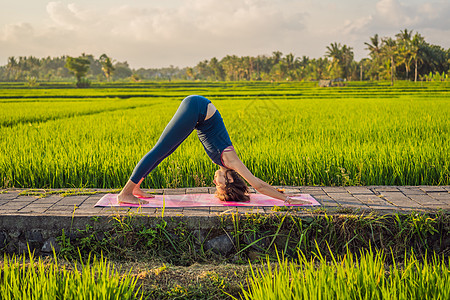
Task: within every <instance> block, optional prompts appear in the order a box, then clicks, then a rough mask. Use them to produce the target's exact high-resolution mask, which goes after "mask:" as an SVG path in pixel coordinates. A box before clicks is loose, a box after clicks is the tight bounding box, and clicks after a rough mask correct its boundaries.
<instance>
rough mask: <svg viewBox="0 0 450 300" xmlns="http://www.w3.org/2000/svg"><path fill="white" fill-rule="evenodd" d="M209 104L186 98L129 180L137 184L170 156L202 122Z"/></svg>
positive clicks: (201, 98)
mask: <svg viewBox="0 0 450 300" xmlns="http://www.w3.org/2000/svg"><path fill="white" fill-rule="evenodd" d="M205 100H206V101H205ZM209 103H211V101H209V100H207V99H206V98H203V97H199V96H189V97H186V98H185V99H184V100H183V101H182V102H181V104H180V106H179V107H178V110H177V112H176V113H175V115H174V116H173V117H172V119H171V120H170V122H169V124H167V126H166V128H165V129H164V131H163V133H162V134H161V136H160V137H159V140H158V142H156V144H155V146H154V147H153V148H152V149H151V150H150V151H149V152H148V153H147V154H146V155H145V156H144V157H143V158H142V159H141V160H140V161H139V163H138V164H137V165H136V167H135V168H134V170H133V174H131V177H130V180H131V181H132V182H134V183H136V184H137V183H138V182H139V181H140V180H141V179H142V178H145V177H146V176H147V175H148V174H149V173H150V172H151V171H152V170H153V169H154V168H156V166H158V165H159V163H160V162H161V161H162V160H163V159H164V158H166V157H167V156H169V155H170V154H172V152H173V151H175V149H177V148H178V146H179V145H180V144H181V143H182V142H183V141H184V140H185V139H186V138H187V137H188V136H189V135H190V134H191V132H192V131H193V130H194V129H195V128H196V126H197V123H198V122H199V123H201V122H203V121H204V119H205V117H206V111H207V108H208V104H209Z"/></svg>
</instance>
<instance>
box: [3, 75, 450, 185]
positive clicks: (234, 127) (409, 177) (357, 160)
mask: <svg viewBox="0 0 450 300" xmlns="http://www.w3.org/2000/svg"><path fill="white" fill-rule="evenodd" d="M446 84H447V83H446V82H427V83H420V84H414V83H412V82H411V83H408V82H401V83H400V82H397V86H396V87H393V88H391V87H389V86H387V84H386V83H383V84H381V83H371V84H364V85H362V84H357V83H352V84H349V85H348V86H347V87H341V88H338V87H336V88H329V89H324V88H318V87H317V86H316V85H315V84H309V83H273V84H272V83H269V82H254V83H244V82H242V83H226V82H214V83H186V82H175V83H171V84H168V83H164V84H159V83H148V82H142V83H115V84H108V83H105V84H101V85H96V86H94V87H92V88H90V89H86V90H79V89H74V88H72V87H70V85H69V84H55V85H51V86H50V88H49V86H47V85H45V84H43V83H42V84H41V85H40V86H39V87H37V88H35V89H29V88H27V87H25V86H24V85H23V84H18V83H11V84H0V87H1V88H2V95H0V135H1V136H2V139H1V140H0V149H2V152H1V154H0V174H1V176H0V187H12V186H15V187H28V188H33V187H35V188H62V187H69V188H74V187H88V188H90V187H94V188H120V187H122V186H123V185H124V184H125V183H126V181H127V180H128V178H129V176H130V174H131V172H132V171H133V168H134V167H135V164H136V163H137V162H138V161H139V159H140V158H141V157H142V155H144V154H145V153H146V152H147V151H148V150H149V149H150V148H151V147H152V145H153V144H154V143H156V141H157V139H158V138H159V136H160V135H161V132H162V130H163V129H164V127H165V126H166V125H167V123H168V122H169V121H170V119H171V118H172V116H173V114H174V113H175V111H176V109H177V108H178V106H179V103H180V101H181V100H182V99H183V98H184V97H186V96H187V95H189V94H195V93H198V91H199V90H203V91H204V92H203V93H202V94H203V95H204V96H206V97H208V98H210V99H211V100H212V101H213V103H214V104H215V105H216V107H217V108H218V109H219V111H220V113H221V115H222V117H223V118H224V122H225V125H226V127H227V130H228V132H229V133H230V137H231V139H232V141H233V144H234V146H235V148H236V149H237V153H238V155H239V157H240V158H241V160H242V161H243V162H244V163H245V164H246V166H248V168H249V169H250V170H251V171H252V172H253V173H254V174H255V175H256V176H258V177H259V178H261V179H262V180H265V181H266V182H269V183H271V184H276V185H421V184H422V185H423V184H425V185H427V184H428V185H440V184H442V185H445V184H449V183H450V177H449V176H448V174H449V168H450V165H449V164H450V162H449V159H448V158H449V157H448V153H449V152H450V140H449V138H448V134H447V133H448V129H449V126H450V120H449V118H447V117H446V116H447V115H449V114H450V106H449V105H448V104H449V93H448V87H447V86H446ZM155 112H157V113H155ZM142 124H146V125H145V126H142ZM112 128H114V130H112ZM215 169H216V167H215V165H214V164H212V163H211V161H210V159H209V158H208V157H207V155H205V154H204V149H203V147H202V146H201V144H200V143H199V141H198V138H197V137H196V135H195V134H192V135H191V136H190V137H188V138H187V139H186V140H185V141H184V142H183V143H182V145H180V147H179V149H178V150H177V151H175V152H174V153H173V154H172V155H171V156H170V159H167V160H164V161H163V162H161V164H160V165H159V166H158V167H157V168H156V169H155V170H154V171H153V172H152V173H150V174H149V176H148V177H147V179H146V180H145V181H144V183H143V185H144V187H151V188H161V187H189V186H211V184H212V183H211V181H212V178H213V174H214V171H215Z"/></svg>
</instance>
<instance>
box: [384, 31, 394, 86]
mask: <svg viewBox="0 0 450 300" xmlns="http://www.w3.org/2000/svg"><path fill="white" fill-rule="evenodd" d="M381 53H382V54H383V56H384V57H385V58H387V59H388V60H389V62H390V67H391V85H394V66H395V56H396V53H397V44H396V43H395V40H393V39H392V38H384V39H382V47H381Z"/></svg>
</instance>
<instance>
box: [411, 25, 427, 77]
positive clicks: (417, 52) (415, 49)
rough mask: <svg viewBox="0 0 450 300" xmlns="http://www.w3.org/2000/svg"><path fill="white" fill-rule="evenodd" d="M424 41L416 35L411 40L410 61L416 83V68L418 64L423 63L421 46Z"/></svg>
mask: <svg viewBox="0 0 450 300" xmlns="http://www.w3.org/2000/svg"><path fill="white" fill-rule="evenodd" d="M424 44H425V39H424V38H423V37H422V36H421V35H420V34H419V33H416V34H415V35H414V37H413V38H412V40H411V57H410V60H411V61H414V82H417V67H418V63H419V62H423V50H422V49H423V45H424Z"/></svg>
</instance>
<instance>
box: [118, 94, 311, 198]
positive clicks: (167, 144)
mask: <svg viewBox="0 0 450 300" xmlns="http://www.w3.org/2000/svg"><path fill="white" fill-rule="evenodd" d="M194 129H196V130H197V134H198V138H199V139H200V141H201V143H202V144H203V147H204V148H205V151H206V153H207V154H208V156H209V157H210V158H211V160H212V161H213V162H214V163H215V164H217V165H219V169H218V170H217V171H216V173H215V175H214V180H213V182H214V184H215V185H216V197H217V198H219V199H220V200H223V201H248V200H249V199H250V197H249V195H248V187H247V185H246V183H245V181H244V180H243V179H242V178H241V177H240V176H242V177H243V178H244V179H245V180H246V181H247V182H248V183H249V184H250V185H251V186H252V187H254V188H255V190H256V191H258V192H259V193H261V194H265V195H267V196H270V197H273V198H276V199H279V200H282V201H285V202H287V203H297V204H307V203H309V202H308V201H302V200H295V199H291V198H290V197H289V196H287V195H285V194H283V193H280V192H279V191H277V190H276V189H275V188H273V187H271V186H270V185H269V184H267V183H266V182H264V181H262V180H261V179H259V178H257V177H255V176H254V175H253V174H252V173H251V172H250V171H249V170H248V169H247V167H246V166H245V165H244V164H243V163H242V161H241V160H240V159H239V157H238V156H237V154H236V152H235V151H234V148H233V145H232V144H231V140H230V137H229V135H228V132H227V130H226V128H225V125H224V123H223V119H222V117H221V115H220V113H219V111H218V110H217V109H216V108H215V107H214V105H213V104H212V103H211V101H210V100H208V99H206V98H205V97H202V96H189V97H186V98H185V99H184V100H183V101H182V102H181V104H180V106H179V107H178V110H177V111H176V113H175V115H174V116H173V117H172V120H170V122H169V124H167V126H166V128H165V129H164V131H163V133H162V134H161V137H160V138H159V140H158V142H157V143H156V144H155V146H154V147H153V148H152V149H151V150H150V151H149V152H148V153H147V154H146V155H145V156H144V157H143V158H142V159H141V160H140V161H139V163H138V164H137V165H136V167H135V168H134V170H133V174H132V175H131V177H130V180H128V182H127V184H126V185H125V187H124V188H123V189H122V191H121V192H120V193H119V195H118V202H119V203H133V204H145V203H147V201H145V200H143V199H139V198H137V197H136V196H141V197H152V196H151V195H150V194H147V193H145V192H143V191H142V190H141V189H140V184H141V182H142V181H143V180H144V178H145V177H146V176H147V175H148V174H149V173H150V172H151V171H152V170H153V169H154V168H155V167H156V166H157V165H158V164H159V163H160V162H161V161H162V160H163V159H164V158H166V157H167V156H169V155H170V154H171V153H172V152H174V151H175V149H176V148H177V147H178V146H179V145H180V144H181V143H182V142H183V141H184V140H185V139H186V138H187V137H188V136H189V135H190V134H191V132H192V131H193V130H194ZM238 174H239V175H240V176H239V175H238ZM153 197H154V196H153Z"/></svg>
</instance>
